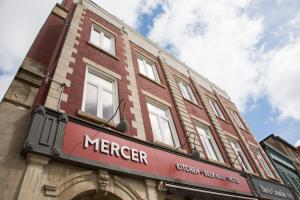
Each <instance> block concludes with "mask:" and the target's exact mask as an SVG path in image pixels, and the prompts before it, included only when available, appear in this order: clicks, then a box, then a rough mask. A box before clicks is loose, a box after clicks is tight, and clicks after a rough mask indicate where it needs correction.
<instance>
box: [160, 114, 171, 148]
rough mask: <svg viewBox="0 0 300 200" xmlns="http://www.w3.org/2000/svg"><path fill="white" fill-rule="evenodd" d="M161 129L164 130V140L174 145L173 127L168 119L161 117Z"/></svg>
mask: <svg viewBox="0 0 300 200" xmlns="http://www.w3.org/2000/svg"><path fill="white" fill-rule="evenodd" d="M160 122H161V131H162V132H163V134H162V135H163V142H164V143H166V144H169V145H172V146H173V145H174V140H173V137H172V133H171V128H170V124H169V121H168V120H165V119H161V120H160Z"/></svg>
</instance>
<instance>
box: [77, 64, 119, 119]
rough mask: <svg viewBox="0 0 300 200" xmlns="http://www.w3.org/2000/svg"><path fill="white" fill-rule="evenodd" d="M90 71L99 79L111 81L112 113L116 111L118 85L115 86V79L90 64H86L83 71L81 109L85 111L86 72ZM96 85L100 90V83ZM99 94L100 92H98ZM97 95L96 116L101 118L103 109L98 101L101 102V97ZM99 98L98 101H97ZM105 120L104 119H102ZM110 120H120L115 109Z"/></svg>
mask: <svg viewBox="0 0 300 200" xmlns="http://www.w3.org/2000/svg"><path fill="white" fill-rule="evenodd" d="M89 73H91V74H93V75H95V76H97V77H99V78H100V79H104V80H107V81H109V82H111V83H112V91H110V92H112V94H113V113H114V112H115V111H116V109H117V106H118V99H119V98H118V86H117V79H116V78H114V77H112V76H110V75H108V74H106V73H104V72H102V71H99V70H97V69H95V68H93V67H92V66H87V67H86V72H85V79H84V89H83V100H82V106H81V110H82V111H84V112H85V103H86V92H87V83H88V82H89V81H88V74H89ZM90 84H92V85H96V84H93V83H90ZM97 87H98V90H101V89H102V86H101V85H97ZM104 90H107V89H104ZM98 95H99V96H100V93H99V94H98ZM99 96H98V102H97V115H96V116H97V117H98V118H102V119H103V116H102V112H103V110H102V111H101V106H102V105H100V103H102V100H101V98H99ZM99 100H100V102H99ZM104 120H105V119H104ZM112 121H113V122H114V123H116V124H117V123H119V122H120V113H119V111H117V113H116V115H115V117H114V118H113V119H112Z"/></svg>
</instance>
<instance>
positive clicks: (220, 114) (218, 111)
mask: <svg viewBox="0 0 300 200" xmlns="http://www.w3.org/2000/svg"><path fill="white" fill-rule="evenodd" d="M214 105H215V108H216V111H217V115H218V116H219V117H221V118H222V119H224V115H223V113H222V111H221V109H220V107H219V105H218V103H217V102H214Z"/></svg>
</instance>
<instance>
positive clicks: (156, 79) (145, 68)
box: [137, 54, 160, 83]
mask: <svg viewBox="0 0 300 200" xmlns="http://www.w3.org/2000/svg"><path fill="white" fill-rule="evenodd" d="M138 60H141V61H142V63H143V66H140V64H139V61H138ZM146 63H148V65H150V66H151V69H152V72H153V75H154V79H153V78H151V77H150V75H149V71H148V68H147V67H146ZM137 64H138V68H139V73H140V74H142V75H144V76H146V77H147V78H149V79H151V80H153V81H155V82H157V83H160V78H159V75H158V72H157V69H156V65H155V63H154V62H153V61H151V60H149V59H147V58H145V57H144V56H142V55H140V54H138V55H137ZM141 68H143V69H144V71H145V73H144V72H143V71H142V70H141Z"/></svg>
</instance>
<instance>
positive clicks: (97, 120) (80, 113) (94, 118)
mask: <svg viewBox="0 0 300 200" xmlns="http://www.w3.org/2000/svg"><path fill="white" fill-rule="evenodd" d="M77 115H78V116H79V117H81V118H83V119H86V120H89V121H91V122H94V123H97V124H100V125H103V124H105V123H106V120H105V119H102V118H99V117H97V116H95V115H92V114H90V113H87V112H84V111H82V110H77ZM107 126H108V127H110V128H113V129H115V128H116V127H117V125H116V124H115V123H113V122H109V123H107Z"/></svg>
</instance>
